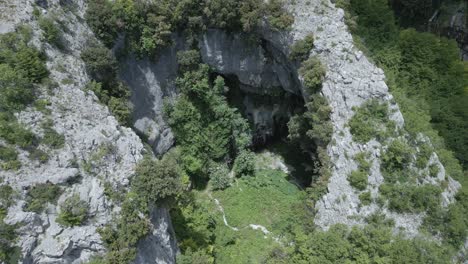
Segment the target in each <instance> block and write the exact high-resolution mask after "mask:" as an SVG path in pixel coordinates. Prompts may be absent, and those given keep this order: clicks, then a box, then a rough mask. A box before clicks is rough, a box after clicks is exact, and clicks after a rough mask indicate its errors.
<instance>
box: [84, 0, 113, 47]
mask: <svg viewBox="0 0 468 264" xmlns="http://www.w3.org/2000/svg"><path fill="white" fill-rule="evenodd" d="M85 19H86V22H87V23H88V25H89V26H90V27H91V29H92V30H93V32H94V34H95V35H96V36H97V37H98V38H99V39H101V40H102V41H103V42H104V44H105V45H106V46H107V47H112V45H113V44H114V41H115V39H116V38H117V35H118V31H117V27H116V23H117V21H116V18H115V17H114V15H113V11H112V2H110V1H108V0H91V1H88V8H87V9H86V14H85Z"/></svg>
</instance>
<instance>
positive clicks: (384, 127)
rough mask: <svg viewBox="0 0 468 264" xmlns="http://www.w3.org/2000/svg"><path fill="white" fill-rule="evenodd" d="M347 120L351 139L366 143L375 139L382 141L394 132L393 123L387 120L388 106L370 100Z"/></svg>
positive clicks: (355, 109) (356, 109)
mask: <svg viewBox="0 0 468 264" xmlns="http://www.w3.org/2000/svg"><path fill="white" fill-rule="evenodd" d="M353 110H354V111H355V114H354V115H353V117H352V118H351V119H350V120H349V129H350V131H351V134H352V135H353V139H354V140H356V141H357V142H361V143H366V142H368V141H369V140H371V139H373V138H375V139H377V140H383V139H385V138H387V137H388V136H389V135H391V133H392V132H394V131H395V123H394V122H393V121H391V120H390V119H389V113H388V105H387V104H382V103H379V102H378V101H377V100H370V101H368V102H366V103H364V104H363V105H362V106H361V107H359V108H354V109H353Z"/></svg>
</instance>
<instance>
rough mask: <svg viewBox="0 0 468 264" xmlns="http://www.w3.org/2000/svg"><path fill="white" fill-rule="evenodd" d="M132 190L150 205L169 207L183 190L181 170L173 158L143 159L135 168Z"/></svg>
mask: <svg viewBox="0 0 468 264" xmlns="http://www.w3.org/2000/svg"><path fill="white" fill-rule="evenodd" d="M135 173H136V175H135V180H134V181H133V188H134V190H135V191H136V192H137V193H138V194H139V195H140V196H141V197H142V198H143V199H144V200H145V201H148V202H149V203H150V204H151V203H154V204H158V205H169V206H170V205H171V203H173V202H174V201H175V198H176V197H177V196H178V195H180V193H181V192H182V190H183V185H182V174H183V172H182V170H181V168H180V167H179V165H178V160H177V158H175V157H170V156H168V155H166V156H164V157H163V159H161V160H152V159H151V158H149V157H146V158H144V159H143V160H142V161H141V162H140V163H139V164H138V166H137V168H136V171H135Z"/></svg>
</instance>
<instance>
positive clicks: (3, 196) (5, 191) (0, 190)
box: [0, 184, 14, 209]
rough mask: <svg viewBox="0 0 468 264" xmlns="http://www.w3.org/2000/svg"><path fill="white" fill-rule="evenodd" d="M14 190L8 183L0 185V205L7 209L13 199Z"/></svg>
mask: <svg viewBox="0 0 468 264" xmlns="http://www.w3.org/2000/svg"><path fill="white" fill-rule="evenodd" d="M13 194H14V190H13V188H12V187H11V186H10V185H7V184H4V185H0V207H1V208H4V209H7V208H8V207H10V206H11V205H12V204H13V202H14V200H13Z"/></svg>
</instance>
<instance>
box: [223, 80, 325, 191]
mask: <svg viewBox="0 0 468 264" xmlns="http://www.w3.org/2000/svg"><path fill="white" fill-rule="evenodd" d="M222 76H223V77H224V79H225V84H226V86H227V87H228V88H229V91H228V92H227V94H226V97H227V100H228V103H229V105H230V106H231V107H235V108H237V109H238V110H239V112H240V113H241V114H242V116H243V117H244V118H246V119H247V120H248V121H249V124H250V127H251V131H252V150H253V151H255V152H261V151H270V152H272V153H275V154H278V155H279V156H281V157H282V158H283V160H284V163H285V165H286V166H287V167H288V168H289V170H290V175H289V176H290V180H291V181H293V182H295V183H296V184H298V185H299V186H301V187H304V188H305V187H308V186H310V184H311V182H312V179H313V178H314V175H315V174H316V173H315V167H314V164H315V163H314V161H313V159H312V156H311V155H310V153H308V152H305V151H304V150H303V148H302V147H301V145H300V143H299V142H293V141H291V140H289V139H288V134H289V131H288V122H289V120H290V118H291V117H292V116H294V115H296V114H303V113H304V112H305V106H304V104H305V102H304V100H303V98H302V96H300V95H297V94H294V93H291V92H287V91H285V90H284V89H283V88H281V87H275V88H268V89H261V88H258V89H256V88H254V87H245V86H244V87H242V86H243V84H241V83H240V82H239V79H238V78H237V76H235V75H222ZM255 90H258V91H259V93H254V92H252V91H255ZM266 91H267V92H266Z"/></svg>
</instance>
